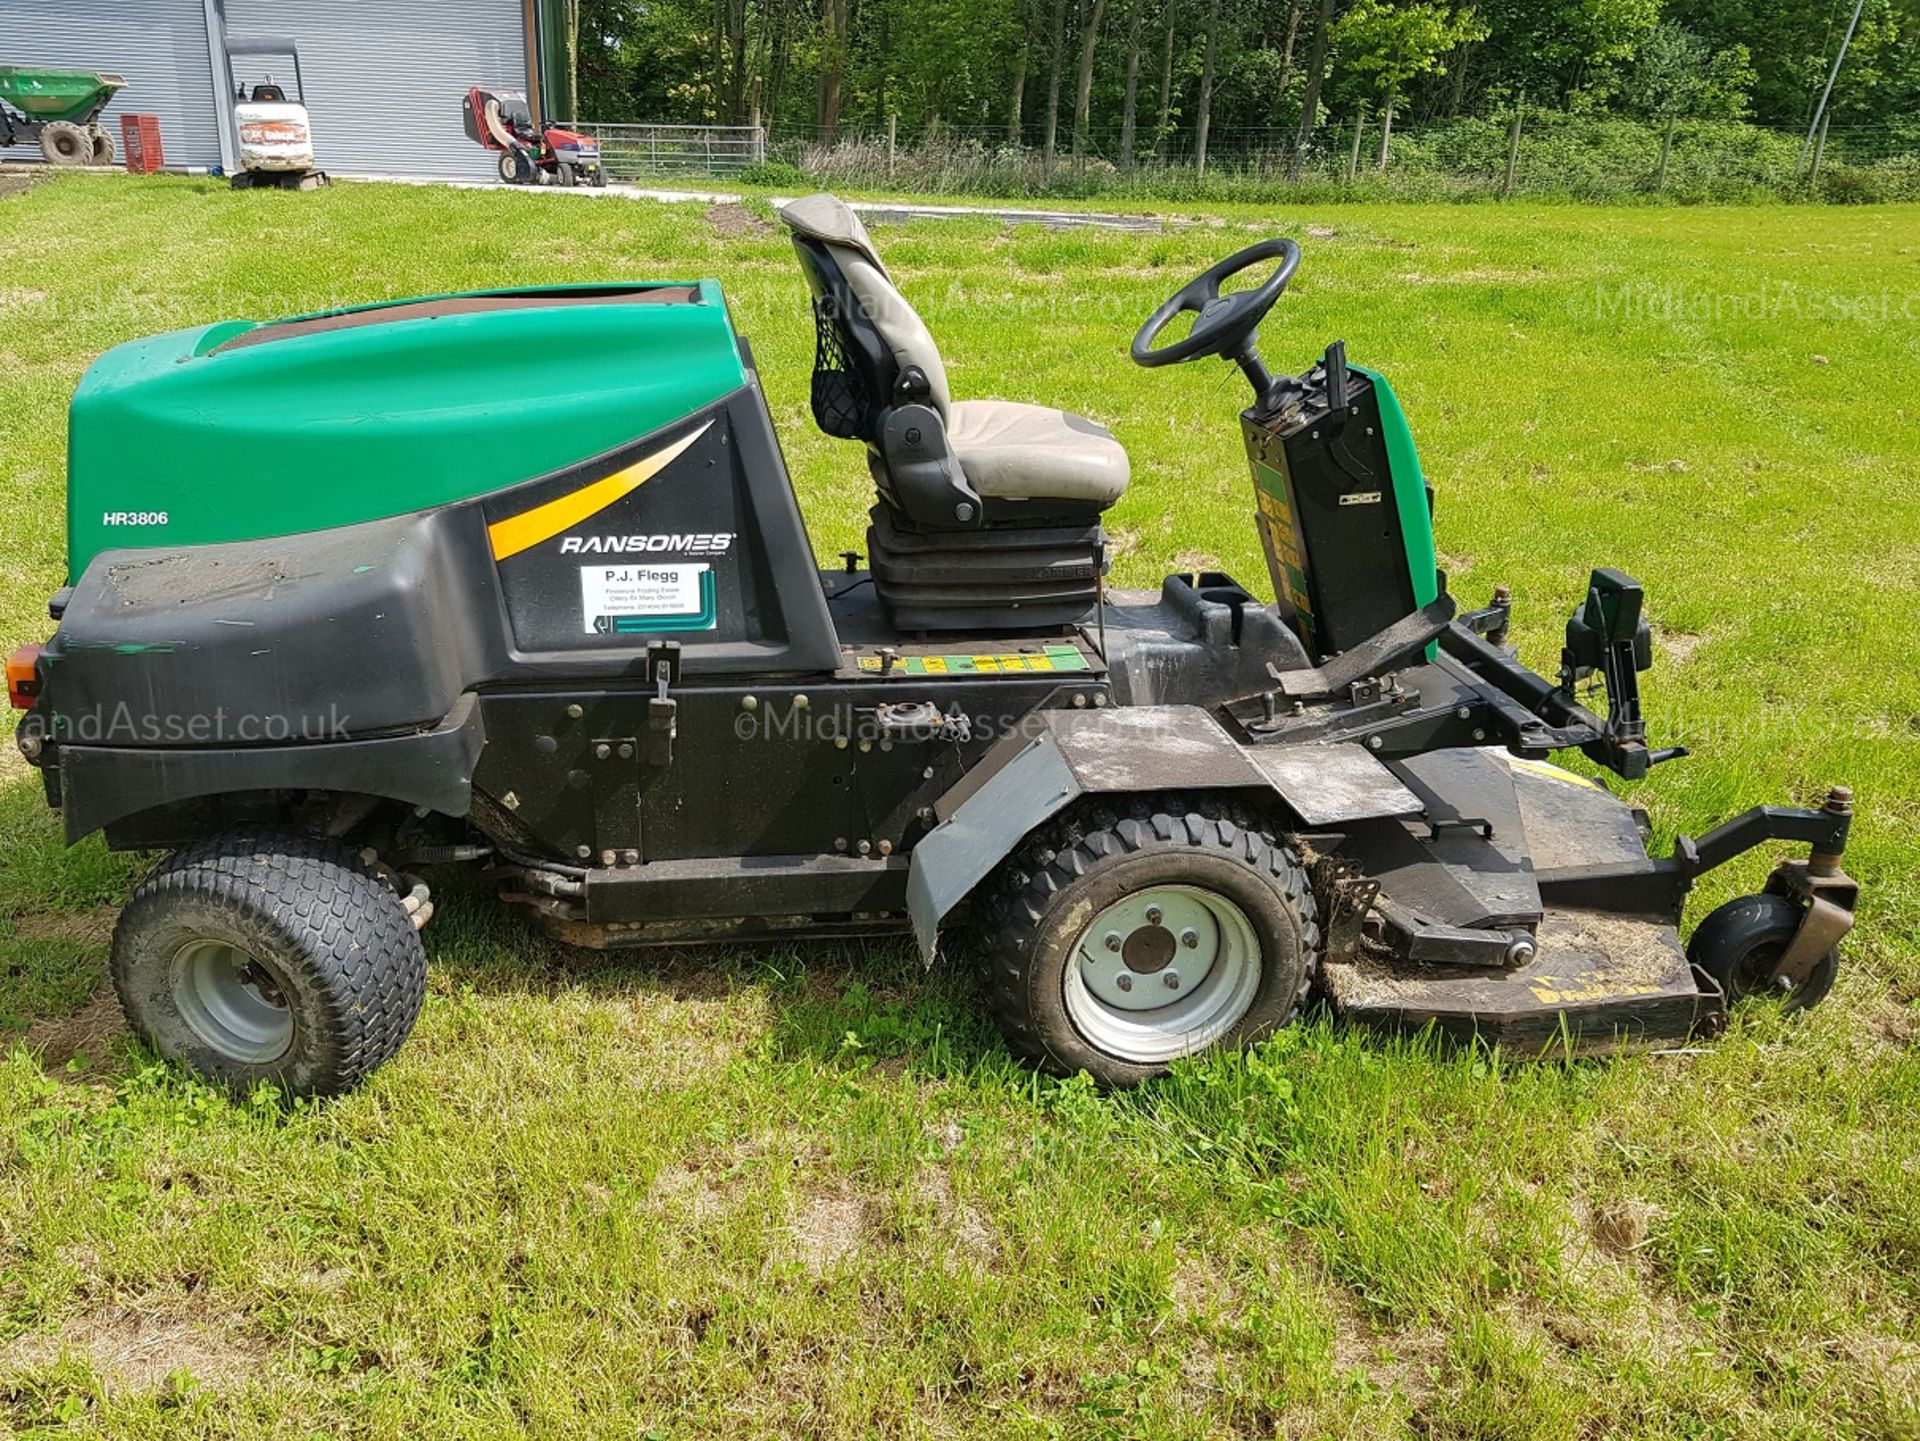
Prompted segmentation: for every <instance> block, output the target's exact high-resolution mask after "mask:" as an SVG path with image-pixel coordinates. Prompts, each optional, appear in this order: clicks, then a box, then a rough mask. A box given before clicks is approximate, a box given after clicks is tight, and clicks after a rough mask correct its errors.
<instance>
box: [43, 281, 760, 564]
mask: <svg viewBox="0 0 1920 1441" xmlns="http://www.w3.org/2000/svg"><path fill="white" fill-rule="evenodd" d="M745 378H746V377H745V369H744V367H743V365H742V363H741V358H740V347H739V343H738V341H737V339H736V337H735V336H734V333H733V327H732V324H731V323H730V321H729V320H728V317H727V311H726V303H725V301H724V300H723V299H722V298H721V294H720V289H719V287H718V286H717V285H715V284H714V283H713V282H712V281H710V280H709V281H700V282H698V283H695V284H672V285H629V286H604V285H600V286H561V287H554V288H550V289H541V290H509V291H486V292H476V293H471V294H463V295H445V296H434V297H430V298H428V299H424V300H411V301H396V302H393V303H391V304H385V305H375V306H366V307H361V308H358V309H353V310H339V311H326V312H321V313H319V314H315V315H306V316H299V317H296V318H295V319H292V320H283V321H274V322H268V323H261V322H257V321H248V320H231V321H222V322H220V323H218V324H215V325H207V326H201V327H199V328H198V329H194V330H178V331H173V332H171V333H169V334H166V335H156V336H151V337H149V338H148V339H145V340H136V341H131V342H129V343H128V344H125V345H120V346H116V347H114V348H113V349H112V350H109V351H108V352H107V353H106V354H105V355H103V356H101V357H100V359H99V360H97V361H95V362H94V364H93V365H92V367H91V368H90V369H89V370H88V371H87V373H86V375H85V376H84V377H83V378H82V379H81V381H80V386H79V389H78V390H77V391H75V393H74V397H73V409H72V413H71V416H70V419H69V426H68V466H67V570H68V579H69V581H71V580H72V579H74V578H75V577H77V576H78V575H79V574H80V572H81V571H83V570H85V569H86V566H87V562H88V561H89V560H91V559H92V558H93V556H94V555H95V554H96V553H97V552H99V551H102V550H107V549H111V548H121V547H140V546H180V545H202V544H206V543H209V542H214V541H228V540H253V539H259V538H261V537H264V536H273V535H288V534H292V533H294V532H298V531H310V530H324V529H326V528H328V527H330V526H337V525H350V524H353V523H354V522H357V521H363V520H374V519H379V518H382V517H386V516H393V515H403V514H406V513H407V512H409V511H415V510H424V509H427V508H429V507H432V506H438V505H445V504H447V503H449V502H451V501H456V500H466V499H469V498H471V497H473V496H477V495H483V494H485V493H486V492H488V491H491V490H496V489H499V488H500V487H502V486H507V485H513V484H515V483H517V482H520V481H524V480H528V479H531V478H532V477H534V476H537V475H542V474H545V473H546V472H548V471H552V470H557V469H559V468H561V467H562V466H566V465H570V464H573V463H575V462H577V461H581V460H585V459H587V458H588V457H590V456H594V455H598V454H599V453H601V452H602V451H605V450H610V449H612V448H613V447H615V446H617V445H620V444H622V443H624V442H626V441H630V440H633V439H634V438H636V437H638V436H642V435H645V434H647V433H648V432H649V431H653V430H657V429H659V428H660V427H661V426H663V425H666V424H667V423H669V422H670V421H673V420H675V419H677V418H679V417H680V416H682V415H685V414H687V413H688V412H689V411H693V410H697V409H699V408H700V407H701V406H704V405H708V404H710V403H711V402H713V401H715V400H717V399H719V398H720V397H721V396H723V395H726V394H728V393H730V392H731V391H734V390H737V389H738V388H739V387H740V386H741V385H742V384H743V383H744V382H745Z"/></svg>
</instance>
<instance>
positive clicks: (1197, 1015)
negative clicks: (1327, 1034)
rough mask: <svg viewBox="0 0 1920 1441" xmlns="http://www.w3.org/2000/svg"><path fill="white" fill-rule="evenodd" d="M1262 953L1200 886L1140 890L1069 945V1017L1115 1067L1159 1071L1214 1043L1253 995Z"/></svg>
mask: <svg viewBox="0 0 1920 1441" xmlns="http://www.w3.org/2000/svg"><path fill="white" fill-rule="evenodd" d="M1261 956H1262V952H1261V946H1260V938H1259V935H1258V933H1257V932H1256V931H1255V930H1254V927H1253V922H1252V921H1251V920H1249V919H1248V918H1247V913H1246V912H1245V911H1243V910H1242V909H1241V908H1240V907H1239V906H1238V905H1236V904H1235V903H1234V902H1233V901H1231V900H1228V899H1227V898H1226V897H1225V896H1223V895H1221V894H1220V893H1219V892H1217V891H1211V890H1206V889H1204V888H1202V887H1199V886H1181V885H1164V886H1147V887H1145V888H1143V889H1141V890H1137V891H1133V892H1131V893H1130V894H1128V895H1126V896H1123V897H1121V898H1120V899H1119V900H1117V901H1115V902H1114V903H1113V904H1112V905H1110V906H1108V907H1106V909H1104V910H1102V911H1101V912H1100V914H1099V915H1097V916H1095V917H1094V918H1093V920H1092V921H1091V922H1090V923H1089V924H1088V925H1087V927H1086V929H1085V930H1083V931H1082V932H1081V933H1080V935H1079V937H1078V939H1077V940H1076V941H1075V942H1074V945H1073V949H1072V951H1071V952H1070V953H1069V954H1068V957H1067V966H1066V974H1065V977H1064V987H1065V1001H1066V1008H1067V1015H1068V1017H1069V1019H1070V1020H1071V1021H1072V1022H1073V1027H1074V1029H1075V1030H1076V1031H1078V1032H1079V1033H1080V1035H1081V1036H1082V1037H1083V1038H1084V1039H1085V1040H1086V1041H1087V1042H1088V1043H1089V1044H1090V1045H1093V1046H1095V1047H1097V1048H1098V1049H1099V1050H1101V1051H1104V1052H1105V1053H1106V1054H1108V1055H1110V1056H1113V1057H1115V1058H1116V1059H1118V1060H1122V1061H1129V1062H1133V1063H1135V1064H1139V1065H1160V1064H1164V1063H1165V1062H1167V1061H1171V1060H1173V1059H1174V1058H1176V1057H1178V1056H1186V1055H1192V1054H1193V1053H1195V1052H1197V1051H1203V1050H1205V1049H1207V1047H1209V1046H1212V1045H1215V1044H1217V1043H1218V1042H1219V1041H1220V1040H1221V1039H1223V1038H1224V1037H1225V1036H1227V1035H1228V1034H1230V1033H1231V1032H1232V1031H1233V1029H1234V1028H1235V1027H1236V1026H1238V1025H1239V1024H1240V1022H1241V1021H1242V1020H1243V1019H1244V1018H1245V1017H1246V1014H1247V1012H1248V1011H1249V1010H1251V1009H1252V1007H1253V1002H1254V998H1255V996H1257V995H1258V994H1259V990H1260V974H1261Z"/></svg>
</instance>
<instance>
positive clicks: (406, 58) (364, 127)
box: [7, 0, 527, 180]
mask: <svg viewBox="0 0 1920 1441" xmlns="http://www.w3.org/2000/svg"><path fill="white" fill-rule="evenodd" d="M7 3H8V4H13V3H15V0H7ZM226 12H227V33H228V34H230V35H287V36H291V37H292V38H293V39H294V40H296V41H298V42H299V45H300V68H301V71H302V74H303V75H304V77H305V79H306V87H307V109H308V112H309V114H310V115H311V116H312V119H313V136H314V149H315V152H316V154H317V156H318V159H319V162H320V165H321V166H322V168H324V169H327V170H330V171H333V172H335V173H337V174H342V175H420V176H434V177H440V178H445V179H473V180H491V179H496V178H498V177H497V172H496V171H495V168H494V160H493V157H492V156H491V155H490V154H489V153H488V152H486V151H484V150H482V149H481V148H480V147H479V146H477V145H475V144H474V143H473V142H472V141H470V140H468V139H467V135H466V131H465V130H464V129H462V128H461V124H460V102H461V100H462V99H464V98H465V96H466V93H467V89H468V87H469V86H473V85H484V84H493V85H499V86H505V87H508V88H511V89H515V90H524V89H525V88H526V85H527V80H526V76H527V58H526V40H525V25H524V22H523V20H522V11H521V0H407V3H405V4H396V5H376V4H369V3H367V0H297V3H296V0H227V5H226ZM241 63H242V62H240V61H236V62H235V73H236V75H238V76H240V78H243V79H244V78H246V75H245V73H244V72H242V71H241V69H240V66H241ZM245 63H246V64H247V65H251V66H259V65H260V64H261V63H262V62H261V60H259V59H257V58H251V57H249V58H248V59H247V60H246V62H245Z"/></svg>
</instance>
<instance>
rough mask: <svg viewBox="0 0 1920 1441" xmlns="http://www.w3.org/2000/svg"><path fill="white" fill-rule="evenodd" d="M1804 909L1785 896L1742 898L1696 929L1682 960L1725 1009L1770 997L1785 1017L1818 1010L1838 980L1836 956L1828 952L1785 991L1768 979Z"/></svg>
mask: <svg viewBox="0 0 1920 1441" xmlns="http://www.w3.org/2000/svg"><path fill="white" fill-rule="evenodd" d="M1803 914H1804V911H1803V909H1802V908H1801V907H1800V906H1799V905H1798V904H1796V903H1795V902H1793V901H1791V900H1788V899H1787V898H1786V897H1785V896H1775V895H1757V896H1741V897H1739V898H1738V899H1736V900H1731V901H1728V902H1727V903H1726V904H1725V905H1723V906H1721V907H1720V908H1719V909H1718V910H1716V911H1714V912H1713V913H1712V914H1711V915H1709V916H1708V917H1707V918H1706V919H1705V920H1704V921H1702V922H1700V924H1699V925H1698V926H1697V927H1695V929H1694V932H1693V939H1691V940H1690V941H1688V942H1687V959H1688V960H1690V961H1692V962H1693V964H1694V965H1696V966H1698V967H1700V969H1701V970H1703V971H1705V972H1706V973H1707V974H1708V975H1710V976H1712V977H1713V978H1714V980H1716V981H1718V982H1719V983H1720V989H1721V991H1722V992H1723V993H1724V994H1725V995H1726V998H1727V1004H1728V1005H1729V1006H1732V1005H1733V1004H1734V1003H1735V1002H1737V1001H1743V1000H1746V999H1747V998H1748V997H1749V996H1773V997H1775V998H1776V999H1778V1000H1779V1002H1780V1008H1781V1009H1782V1010H1787V1011H1797V1010H1805V1009H1806V1008H1807V1007H1809V1006H1817V1005H1819V1004H1820V1002H1821V1001H1823V1000H1825V999H1826V995H1827V992H1828V991H1831V990H1832V989H1833V982H1834V979H1835V978H1836V977H1837V976H1838V975H1839V974H1840V952H1839V951H1838V950H1837V949H1836V950H1831V951H1828V952H1827V953H1826V954H1825V955H1824V956H1822V957H1820V959H1819V960H1817V961H1815V962H1814V963H1813V969H1812V970H1810V971H1808V972H1807V975H1806V979H1804V980H1803V981H1801V982H1800V983H1799V984H1798V985H1796V986H1793V987H1791V988H1790V989H1787V990H1781V989H1780V988H1778V987H1776V986H1773V985H1770V984H1769V983H1768V979H1767V978H1768V977H1769V976H1771V975H1772V974H1773V969H1774V967H1775V966H1777V965H1779V963H1780V957H1781V955H1782V953H1783V952H1785V950H1786V949H1787V946H1788V944H1789V943H1790V942H1791V941H1792V940H1793V937H1794V935H1795V933H1796V932H1797V931H1799V929H1800V918H1801V916H1802V915H1803Z"/></svg>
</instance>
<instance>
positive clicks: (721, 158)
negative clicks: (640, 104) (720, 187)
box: [556, 120, 767, 180]
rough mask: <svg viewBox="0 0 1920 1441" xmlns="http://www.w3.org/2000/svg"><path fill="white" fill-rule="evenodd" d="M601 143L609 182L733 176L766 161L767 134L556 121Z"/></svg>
mask: <svg viewBox="0 0 1920 1441" xmlns="http://www.w3.org/2000/svg"><path fill="white" fill-rule="evenodd" d="M556 123H559V124H562V125H564V126H565V127H566V128H567V129H569V130H573V131H575V132H577V133H579V134H581V135H586V136H590V137H592V138H593V139H595V140H598V141H599V142H600V163H601V165H602V166H603V167H604V168H605V170H606V173H607V175H608V177H609V178H611V179H614V180H642V179H647V178H649V177H654V176H662V175H721V176H724V175H733V174H738V173H739V172H740V171H743V170H747V169H750V168H751V167H753V166H755V165H759V164H762V163H764V162H765V160H766V158H767V133H766V131H765V130H764V129H762V128H761V127H760V126H758V125H622V124H602V123H601V122H599V121H594V120H567V121H560V122H556Z"/></svg>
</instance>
